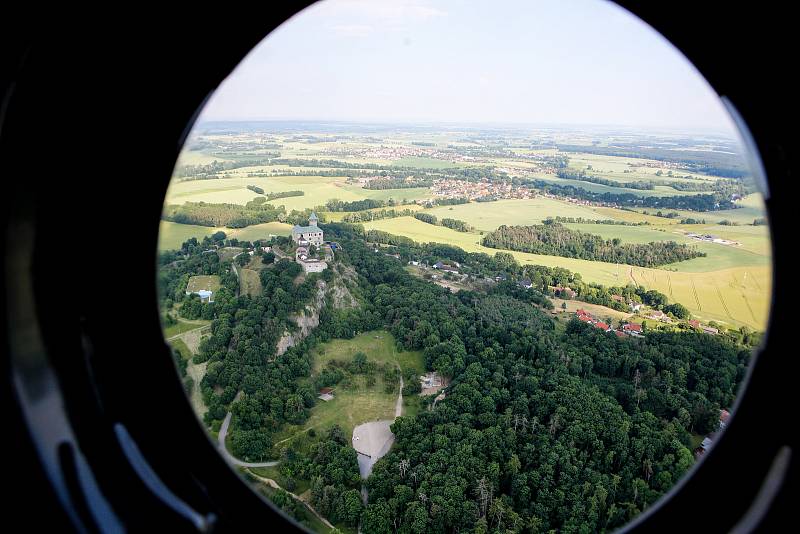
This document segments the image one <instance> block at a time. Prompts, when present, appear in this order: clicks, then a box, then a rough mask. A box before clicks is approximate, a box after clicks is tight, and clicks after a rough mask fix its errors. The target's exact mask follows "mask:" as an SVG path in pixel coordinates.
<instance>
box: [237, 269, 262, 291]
mask: <svg viewBox="0 0 800 534" xmlns="http://www.w3.org/2000/svg"><path fill="white" fill-rule="evenodd" d="M262 289H263V288H262V287H261V277H260V276H259V274H258V271H254V270H252V269H239V292H240V293H241V294H242V295H249V296H251V297H257V296H259V295H261V291H262Z"/></svg>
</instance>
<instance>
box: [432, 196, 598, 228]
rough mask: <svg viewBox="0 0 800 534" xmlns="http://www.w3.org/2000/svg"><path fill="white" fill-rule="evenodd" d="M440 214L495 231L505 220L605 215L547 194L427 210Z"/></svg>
mask: <svg viewBox="0 0 800 534" xmlns="http://www.w3.org/2000/svg"><path fill="white" fill-rule="evenodd" d="M425 213H430V214H432V215H436V216H437V217H438V218H440V219H441V218H444V217H450V218H452V219H459V220H462V221H464V222H466V223H467V224H469V225H471V226H473V227H475V228H476V229H477V230H484V231H492V230H494V229H496V228H497V227H498V226H500V225H503V224H506V225H510V224H519V225H528V224H540V223H541V222H542V221H543V220H544V219H546V218H548V217H557V216H560V217H576V218H577V217H583V218H584V219H594V220H597V219H602V218H604V217H600V216H598V214H597V213H595V212H594V211H592V210H591V209H590V208H589V207H587V206H581V205H578V204H570V203H569V202H562V201H560V200H555V199H551V198H545V197H536V198H531V199H508V200H497V201H495V202H470V203H469V204H457V205H455V206H439V207H436V208H432V209H428V210H425Z"/></svg>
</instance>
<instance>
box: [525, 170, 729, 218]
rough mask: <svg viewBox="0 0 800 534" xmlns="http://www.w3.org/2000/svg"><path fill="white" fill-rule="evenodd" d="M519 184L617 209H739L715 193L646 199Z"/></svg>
mask: <svg viewBox="0 0 800 534" xmlns="http://www.w3.org/2000/svg"><path fill="white" fill-rule="evenodd" d="M514 180H515V183H518V184H519V185H522V186H525V187H533V188H536V189H540V190H542V191H543V192H545V193H549V194H551V195H555V196H558V197H564V198H578V199H581V200H588V201H590V202H598V203H603V204H609V205H613V206H622V207H636V208H663V209H676V210H690V211H715V210H729V209H736V208H738V207H739V206H738V205H737V204H736V203H735V202H733V201H732V200H731V198H730V197H729V196H726V195H724V194H721V193H719V192H714V193H712V194H704V195H674V196H667V197H656V196H650V197H644V196H638V195H635V194H633V193H608V192H606V193H596V192H593V191H587V190H586V189H584V188H582V187H575V186H573V185H557V184H554V183H552V182H547V181H545V180H539V179H535V178H515V179H514Z"/></svg>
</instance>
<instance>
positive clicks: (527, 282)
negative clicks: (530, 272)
mask: <svg viewBox="0 0 800 534" xmlns="http://www.w3.org/2000/svg"><path fill="white" fill-rule="evenodd" d="M517 285H518V286H519V287H523V288H525V289H530V288H532V287H533V282H531V279H530V278H523V279H522V280H520V281H519V282H517Z"/></svg>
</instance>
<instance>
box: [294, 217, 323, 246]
mask: <svg viewBox="0 0 800 534" xmlns="http://www.w3.org/2000/svg"><path fill="white" fill-rule="evenodd" d="M318 221H319V218H318V217H317V214H316V213H314V212H311V216H310V217H309V218H308V226H298V225H295V226H293V227H292V241H294V242H295V243H297V244H298V245H303V246H305V245H309V244H310V245H316V246H319V245H321V244H322V242H323V235H322V229H321V228H320V227H319V226H317V222H318Z"/></svg>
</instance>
